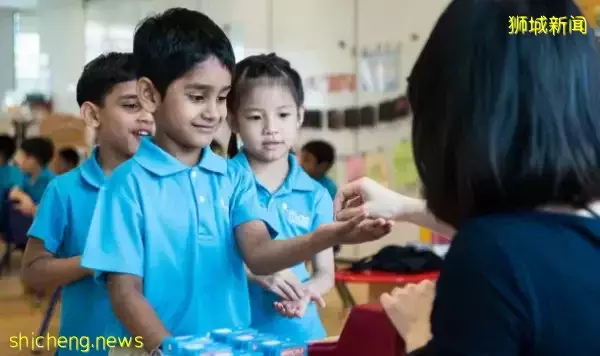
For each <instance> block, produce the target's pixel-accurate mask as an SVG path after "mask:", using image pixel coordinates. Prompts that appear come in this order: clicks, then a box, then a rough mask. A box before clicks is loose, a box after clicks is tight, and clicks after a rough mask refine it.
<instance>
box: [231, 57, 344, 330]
mask: <svg viewBox="0 0 600 356" xmlns="http://www.w3.org/2000/svg"><path fill="white" fill-rule="evenodd" d="M303 100H304V93H303V88H302V83H301V79H300V76H299V75H298V73H297V72H296V71H295V70H294V69H292V68H291V67H290V64H289V63H288V62H287V61H286V60H284V59H282V58H280V57H278V56H276V55H275V54H269V55H258V56H251V57H248V58H246V59H244V60H243V61H241V62H240V63H239V64H238V65H237V66H236V74H235V76H234V78H233V89H232V91H231V92H230V94H229V96H228V98H227V105H228V110H229V112H230V114H231V116H230V122H229V124H230V126H231V128H232V131H233V132H234V133H233V134H232V140H231V142H230V144H229V150H228V151H229V152H228V154H229V156H230V157H232V158H231V161H232V164H238V165H240V167H242V168H245V169H247V170H248V171H249V172H251V173H252V174H253V175H254V178H255V179H254V181H255V183H256V187H257V190H258V195H259V200H260V203H261V205H262V206H264V207H265V208H266V209H267V210H268V212H269V214H270V215H271V216H273V217H274V219H273V220H274V221H276V222H277V224H278V226H277V227H276V228H277V230H278V231H279V232H280V234H279V236H278V237H277V239H291V238H294V237H295V236H300V235H304V234H307V233H310V232H311V231H313V230H315V229H316V228H317V227H318V226H319V225H321V224H326V223H330V222H332V221H333V203H332V200H331V197H330V195H329V193H328V192H327V190H326V189H325V188H324V187H322V186H321V185H320V184H319V183H318V182H316V181H315V180H313V179H312V178H310V176H309V175H308V174H307V173H306V172H304V170H302V168H301V166H300V164H299V163H298V161H297V159H296V156H295V155H294V154H293V153H290V150H291V148H292V145H293V144H294V143H295V142H296V139H297V137H298V132H299V128H300V127H301V125H302V120H303V114H304V112H303V108H302V104H303ZM236 134H239V135H240V137H241V139H242V141H243V143H244V147H243V149H242V150H241V151H240V152H237V151H238V150H237V147H238V146H237V140H236ZM248 277H249V281H250V285H249V290H250V300H251V306H252V308H251V309H252V327H253V328H255V329H258V330H259V331H261V332H267V333H273V334H277V335H280V336H284V337H289V338H293V339H296V340H299V341H306V340H315V339H322V338H324V337H325V336H326V334H325V330H324V328H323V325H322V323H321V320H320V318H319V314H318V311H317V308H316V304H321V305H322V306H323V304H324V303H323V300H322V298H321V296H322V295H323V294H324V293H326V292H327V291H329V290H330V289H331V288H332V286H333V284H334V279H333V278H334V262H333V252H332V250H331V249H328V250H325V251H323V252H320V253H319V254H317V255H316V256H314V257H313V259H312V273H309V272H308V270H307V268H306V265H305V264H304V263H301V264H298V265H296V266H294V267H292V268H290V269H287V270H284V271H281V272H278V273H276V274H274V275H269V276H255V275H253V274H252V273H249V272H248ZM314 302H317V303H314Z"/></svg>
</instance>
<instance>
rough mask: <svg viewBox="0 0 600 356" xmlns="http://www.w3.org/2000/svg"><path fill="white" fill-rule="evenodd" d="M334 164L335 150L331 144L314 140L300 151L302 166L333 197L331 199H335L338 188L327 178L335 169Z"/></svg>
mask: <svg viewBox="0 0 600 356" xmlns="http://www.w3.org/2000/svg"><path fill="white" fill-rule="evenodd" d="M334 163H335V148H334V147H333V146H332V145H331V144H330V143H329V142H326V141H321V140H314V141H309V142H307V143H306V144H304V146H302V149H301V151H300V164H302V168H304V170H305V171H306V173H308V174H309V175H310V176H311V177H312V178H313V179H315V180H316V181H317V182H319V183H321V185H323V186H324V187H325V188H326V189H327V191H328V192H329V194H330V195H331V199H333V198H335V193H336V192H337V186H336V185H335V182H334V181H333V180H331V178H329V177H328V176H327V172H329V170H330V169H331V167H333V164H334Z"/></svg>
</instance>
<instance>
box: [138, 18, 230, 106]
mask: <svg viewBox="0 0 600 356" xmlns="http://www.w3.org/2000/svg"><path fill="white" fill-rule="evenodd" d="M133 55H134V57H135V58H136V62H137V65H138V76H139V77H146V78H148V79H150V80H151V81H152V83H153V84H154V86H155V88H156V89H157V90H158V92H159V93H160V94H161V95H165V93H166V91H167V88H168V87H169V85H170V84H171V83H172V82H174V81H175V80H177V79H178V78H181V77H182V76H183V75H184V74H185V73H187V72H188V71H190V70H191V69H192V68H194V66H196V65H197V64H198V63H201V62H203V61H205V60H206V59H208V58H210V57H212V56H214V57H216V58H217V59H218V60H219V61H220V62H221V63H222V64H223V65H224V66H225V67H226V68H227V69H228V70H229V71H230V72H231V73H233V70H234V67H235V55H234V52H233V47H232V46H231V43H230V42H229V39H228V38H227V36H226V35H225V32H223V30H222V29H221V28H220V27H219V26H218V25H217V24H216V23H215V22H214V21H213V20H211V19H210V18H209V17H208V16H206V15H204V14H203V13H200V12H198V11H193V10H188V9H184V8H172V9H169V10H167V11H165V12H163V13H161V14H158V15H155V16H150V17H147V18H146V19H144V20H143V21H142V22H140V23H139V25H138V27H137V29H136V31H135V36H134V39H133Z"/></svg>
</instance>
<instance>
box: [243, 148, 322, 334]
mask: <svg viewBox="0 0 600 356" xmlns="http://www.w3.org/2000/svg"><path fill="white" fill-rule="evenodd" d="M231 161H232V163H234V164H236V165H239V166H240V167H242V169H244V170H245V171H247V172H248V175H251V176H252V177H255V176H254V173H253V172H252V169H251V167H250V164H249V162H248V159H247V157H246V155H245V153H244V151H241V152H240V153H238V154H237V155H236V156H235V157H233V158H232V159H231ZM288 161H289V166H290V171H289V173H288V176H287V177H286V179H285V181H284V182H283V184H282V185H281V187H280V188H279V189H277V191H276V192H274V193H271V192H269V190H268V189H267V188H265V187H264V186H263V185H262V184H261V183H260V182H259V181H258V180H257V179H256V178H254V179H253V183H254V184H255V185H256V189H257V192H258V198H259V200H260V204H261V205H262V206H263V207H265V208H266V209H267V211H268V213H269V216H271V217H272V218H273V221H274V223H275V224H276V226H275V227H276V229H277V231H279V235H278V236H277V239H282V240H284V239H292V238H294V237H296V236H301V235H305V234H308V233H310V232H312V231H314V230H315V229H316V228H317V227H319V225H321V224H327V223H331V222H333V202H332V200H331V197H330V196H329V193H328V192H327V190H326V189H325V188H324V187H323V186H321V185H320V184H319V183H318V182H316V181H315V180H314V179H312V178H311V177H310V176H309V175H308V174H307V173H306V172H305V171H304V170H303V169H302V167H301V166H300V164H299V163H298V161H297V159H296V156H295V155H294V154H290V155H289V158H288ZM292 271H293V272H294V274H295V275H296V277H298V279H299V280H300V281H302V282H305V281H307V280H308V279H310V277H311V276H310V274H309V273H308V271H307V269H306V264H304V263H301V264H298V265H296V266H294V267H292ZM249 290H250V300H251V308H252V327H253V328H255V329H258V330H260V331H262V332H266V333H274V334H277V335H281V336H284V337H290V338H292V339H295V340H299V341H307V340H319V339H323V338H324V337H326V336H327V335H326V332H325V329H324V328H323V324H322V323H321V319H320V318H319V313H318V310H317V307H316V305H315V304H314V303H311V304H310V305H309V307H308V310H307V311H306V313H305V314H304V316H303V317H302V318H287V317H284V316H282V315H281V314H279V313H278V312H277V311H275V310H274V309H273V303H274V302H275V301H279V300H280V299H281V298H279V297H278V296H277V295H276V294H274V293H271V292H269V291H267V290H265V289H264V288H262V287H261V286H260V285H258V284H256V283H250V288H249Z"/></svg>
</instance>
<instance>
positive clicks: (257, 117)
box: [248, 115, 260, 120]
mask: <svg viewBox="0 0 600 356" xmlns="http://www.w3.org/2000/svg"><path fill="white" fill-rule="evenodd" d="M248 120H260V115H250V116H248Z"/></svg>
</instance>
